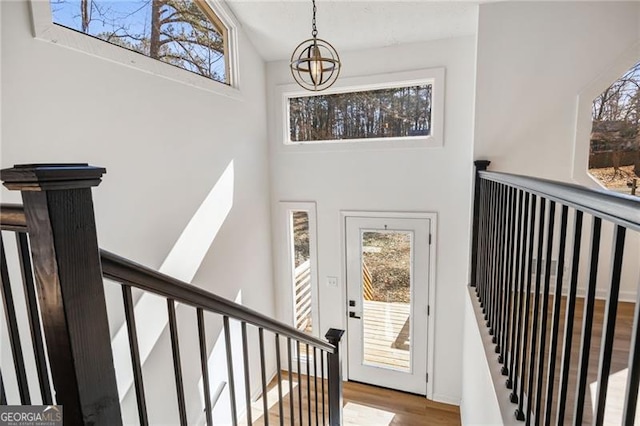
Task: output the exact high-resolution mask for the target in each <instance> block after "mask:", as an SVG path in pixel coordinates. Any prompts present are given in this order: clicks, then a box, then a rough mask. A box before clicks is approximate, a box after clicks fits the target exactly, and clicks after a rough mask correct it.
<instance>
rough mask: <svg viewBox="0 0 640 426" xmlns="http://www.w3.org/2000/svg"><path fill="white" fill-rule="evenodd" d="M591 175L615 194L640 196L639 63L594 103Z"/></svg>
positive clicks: (590, 156) (590, 157)
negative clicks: (639, 187)
mask: <svg viewBox="0 0 640 426" xmlns="http://www.w3.org/2000/svg"><path fill="white" fill-rule="evenodd" d="M592 117H593V124H592V128H591V144H590V150H589V173H590V174H591V175H592V176H593V177H595V178H596V179H597V180H598V181H600V183H601V184H603V185H604V186H606V187H607V188H608V189H610V190H612V191H617V192H621V193H623V194H632V195H640V189H638V186H640V183H639V182H638V180H639V179H640V62H638V63H637V64H635V65H634V66H633V67H631V68H630V69H629V70H628V71H627V72H626V73H624V75H623V76H622V77H620V78H619V79H618V80H616V81H614V82H613V84H612V85H611V86H609V87H607V88H606V89H605V90H604V92H602V93H601V94H600V95H598V97H596V98H595V99H594V101H593V104H592Z"/></svg>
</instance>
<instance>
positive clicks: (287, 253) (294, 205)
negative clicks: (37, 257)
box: [276, 201, 321, 337]
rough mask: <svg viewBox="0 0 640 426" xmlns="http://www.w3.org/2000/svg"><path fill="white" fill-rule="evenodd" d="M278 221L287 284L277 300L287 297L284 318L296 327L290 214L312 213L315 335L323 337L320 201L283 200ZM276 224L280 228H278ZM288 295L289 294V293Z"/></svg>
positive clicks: (312, 311)
mask: <svg viewBox="0 0 640 426" xmlns="http://www.w3.org/2000/svg"><path fill="white" fill-rule="evenodd" d="M279 210H280V211H279V214H278V222H280V223H281V225H280V226H281V227H277V228H280V231H278V232H279V234H280V235H281V238H282V239H281V240H280V241H282V242H281V244H280V246H281V249H280V250H279V252H280V253H281V255H280V258H281V263H280V264H281V265H282V266H281V271H282V280H280V279H279V280H278V281H280V282H282V283H285V286H286V287H284V288H281V289H280V291H281V293H279V295H278V296H277V300H279V301H283V302H284V303H282V305H281V306H280V313H281V315H282V316H281V318H283V319H284V321H285V322H287V323H290V324H291V325H292V327H295V318H294V293H293V287H292V283H293V282H294V267H293V264H294V263H293V234H292V232H291V230H292V228H291V223H290V216H291V212H294V211H306V212H307V214H308V215H309V262H310V268H311V321H312V333H311V335H312V336H314V337H320V331H321V330H320V313H319V309H318V308H319V304H318V300H319V299H318V251H317V250H318V232H317V222H316V217H317V216H316V203H315V202H313V201H312V202H289V201H284V202H280V203H279ZM277 228H276V229H277ZM285 295H286V296H285Z"/></svg>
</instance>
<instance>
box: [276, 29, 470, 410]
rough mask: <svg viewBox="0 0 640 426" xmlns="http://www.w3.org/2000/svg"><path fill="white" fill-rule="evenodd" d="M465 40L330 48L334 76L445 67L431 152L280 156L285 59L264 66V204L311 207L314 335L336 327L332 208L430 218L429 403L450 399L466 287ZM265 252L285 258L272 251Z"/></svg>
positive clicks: (341, 323) (338, 270)
mask: <svg viewBox="0 0 640 426" xmlns="http://www.w3.org/2000/svg"><path fill="white" fill-rule="evenodd" d="M474 44H475V39H474V38H473V37H465V38H459V39H447V40H441V41H434V42H429V43H419V44H410V45H398V46H394V47H389V48H384V49H375V50H365V51H358V52H340V54H341V60H342V62H343V71H342V72H341V78H345V77H353V76H363V75H371V74H381V73H388V72H399V71H407V70H415V69H421V68H430V67H445V69H446V88H445V94H446V98H445V117H444V120H445V128H444V146H443V147H441V148H418V149H386V150H382V149H378V150H373V149H357V150H341V151H335V150H333V151H320V152H318V151H314V152H313V153H304V152H291V151H284V150H282V149H280V148H281V147H280V145H279V144H280V143H281V142H280V140H278V138H277V134H278V131H277V130H278V129H277V128H275V127H274V126H276V125H278V123H279V122H278V121H277V120H274V119H273V117H275V116H276V113H275V111H277V109H278V108H282V105H281V104H280V101H279V99H278V98H277V97H275V93H274V92H275V88H276V86H277V85H279V84H289V83H291V80H292V77H291V74H290V71H289V69H288V64H287V63H285V62H275V63H269V64H268V66H267V81H268V83H267V84H268V89H269V93H270V98H269V113H270V116H269V117H270V119H269V124H270V125H271V128H270V130H269V135H270V138H271V141H270V144H271V178H272V200H273V202H274V207H277V205H276V204H277V202H279V201H315V202H317V214H318V222H317V224H318V236H319V237H318V256H319V259H318V265H319V271H318V272H319V293H320V295H319V301H320V331H321V334H324V333H325V332H326V330H327V329H329V328H330V327H335V328H342V329H344V328H345V326H346V321H345V316H346V313H345V312H346V303H345V286H344V282H343V279H342V277H344V259H343V258H342V255H341V240H340V238H341V223H340V211H341V210H365V211H367V210H369V211H424V212H436V213H437V214H438V224H439V229H438V230H437V231H438V245H437V247H436V250H437V253H436V256H437V267H436V282H435V283H434V284H435V286H436V289H435V293H436V300H435V301H430V303H431V306H432V317H431V318H432V320H433V321H435V327H436V329H435V371H434V374H433V378H432V380H434V394H433V397H434V399H438V400H442V401H447V402H453V403H458V402H459V400H460V379H461V375H460V363H461V350H462V341H461V340H460V339H459V338H453V339H452V338H451V336H460V335H461V333H462V317H463V306H464V305H463V296H464V292H465V285H467V283H468V275H467V271H468V264H469V257H468V247H469V239H468V235H469V210H470V205H469V203H470V199H469V193H470V179H471V172H472V161H471V154H472V146H471V138H472V107H473V76H474V74H473V73H474V69H473V63H474V56H475V51H474ZM336 48H337V49H338V50H340V47H339V46H336ZM273 211H274V212H275V211H276V210H275V209H274V210H273ZM274 220H275V219H274ZM274 241H278V239H277V238H274ZM275 253H278V254H279V255H282V254H284V253H286V252H285V251H284V248H282V247H280V246H276V247H275ZM281 272H282V271H281ZM327 276H334V277H341V279H340V282H339V285H338V287H337V288H332V287H328V286H327V285H326V277H327ZM285 277H286V275H284V274H283V273H277V274H276V282H277V283H278V284H279V285H281V286H284V285H286V281H285ZM281 291H286V288H282V290H281ZM345 340H346V336H345ZM343 350H346V345H343ZM345 365H346V364H345Z"/></svg>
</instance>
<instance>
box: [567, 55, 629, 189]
mask: <svg viewBox="0 0 640 426" xmlns="http://www.w3.org/2000/svg"><path fill="white" fill-rule="evenodd" d="M639 53H640V42H637V43H635V44H634V45H633V46H631V48H629V49H627V50H626V51H625V52H624V53H623V54H622V55H620V56H619V57H618V59H617V60H616V61H615V62H614V63H613V64H611V65H610V66H608V67H607V69H606V70H605V72H603V73H602V74H600V75H599V76H598V77H597V78H596V79H595V80H593V81H592V82H591V83H589V85H588V86H587V87H585V88H584V89H583V90H582V91H581V92H580V93H579V94H578V97H577V102H576V103H577V107H576V121H575V133H574V138H573V159H572V170H571V177H572V179H573V181H574V182H576V183H578V184H580V185H584V186H587V187H589V188H594V189H602V190H605V191H609V189H608V188H607V187H605V186H604V185H603V184H602V183H601V182H600V181H599V180H598V179H596V178H595V177H594V176H592V175H591V173H589V149H590V147H591V129H592V125H593V117H592V110H591V108H592V105H593V100H594V99H595V98H596V97H597V96H599V95H600V94H601V93H602V92H603V91H604V90H606V89H607V87H609V86H610V85H611V84H612V83H613V82H614V81H616V80H617V79H619V78H620V77H621V76H622V75H623V74H624V73H625V72H626V71H627V70H628V69H629V68H631V67H632V66H633V65H635V64H636V63H637V62H638V60H639V58H640V55H639Z"/></svg>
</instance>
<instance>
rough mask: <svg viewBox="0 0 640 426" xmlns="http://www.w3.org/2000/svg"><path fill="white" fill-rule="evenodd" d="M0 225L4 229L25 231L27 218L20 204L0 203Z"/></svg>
mask: <svg viewBox="0 0 640 426" xmlns="http://www.w3.org/2000/svg"><path fill="white" fill-rule="evenodd" d="M0 225H1V226H2V229H3V230H5V231H16V232H26V231H27V219H26V217H25V215H24V208H23V207H22V205H21V204H2V206H0Z"/></svg>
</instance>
